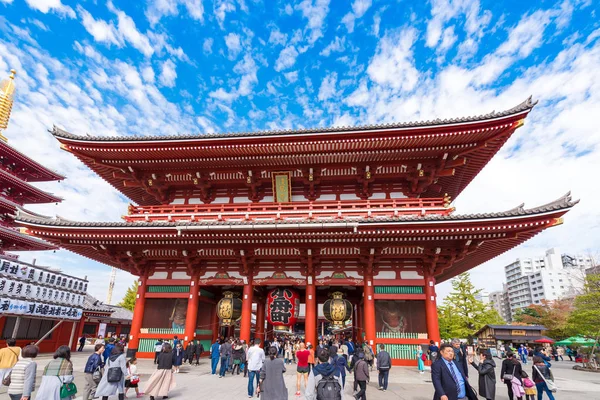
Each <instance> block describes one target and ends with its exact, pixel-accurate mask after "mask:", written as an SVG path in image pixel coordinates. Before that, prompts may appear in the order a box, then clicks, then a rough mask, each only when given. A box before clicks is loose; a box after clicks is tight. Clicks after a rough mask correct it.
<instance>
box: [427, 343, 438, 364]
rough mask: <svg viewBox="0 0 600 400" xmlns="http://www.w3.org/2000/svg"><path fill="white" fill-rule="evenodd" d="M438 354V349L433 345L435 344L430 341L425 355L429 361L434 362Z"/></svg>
mask: <svg viewBox="0 0 600 400" xmlns="http://www.w3.org/2000/svg"><path fill="white" fill-rule="evenodd" d="M439 352H440V348H439V347H438V346H437V345H436V344H435V342H434V341H433V340H430V341H429V347H428V348H427V353H428V354H429V359H430V360H431V361H432V362H433V361H435V360H436V358H437V355H438V353H439Z"/></svg>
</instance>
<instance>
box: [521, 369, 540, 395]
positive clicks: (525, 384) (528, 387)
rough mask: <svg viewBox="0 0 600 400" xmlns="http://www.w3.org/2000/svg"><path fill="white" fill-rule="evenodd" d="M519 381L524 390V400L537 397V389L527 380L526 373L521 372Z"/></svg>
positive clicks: (533, 383)
mask: <svg viewBox="0 0 600 400" xmlns="http://www.w3.org/2000/svg"><path fill="white" fill-rule="evenodd" d="M521 379H522V380H523V388H524V389H525V396H526V397H527V399H526V400H533V398H534V397H535V396H536V395H537V389H536V387H535V382H534V381H532V380H531V379H529V375H527V372H525V371H521Z"/></svg>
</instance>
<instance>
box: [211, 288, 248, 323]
mask: <svg viewBox="0 0 600 400" xmlns="http://www.w3.org/2000/svg"><path fill="white" fill-rule="evenodd" d="M223 296H225V297H223V298H222V299H221V300H219V303H218V304H217V316H218V317H219V320H220V321H221V326H233V325H235V321H237V320H238V319H240V317H241V316H242V300H240V299H239V297H238V296H239V294H238V293H233V292H225V293H223Z"/></svg>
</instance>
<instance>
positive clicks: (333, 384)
mask: <svg viewBox="0 0 600 400" xmlns="http://www.w3.org/2000/svg"><path fill="white" fill-rule="evenodd" d="M342 358H343V357H342ZM317 359H318V360H319V364H317V365H315V367H314V368H313V369H312V371H311V372H310V373H309V374H308V382H307V383H306V390H305V391H304V397H305V398H306V400H341V399H342V393H343V389H342V387H343V382H342V377H341V374H340V373H339V371H338V369H337V368H336V367H335V366H333V365H331V364H330V363H328V361H329V352H328V351H327V349H319V351H318V353H317Z"/></svg>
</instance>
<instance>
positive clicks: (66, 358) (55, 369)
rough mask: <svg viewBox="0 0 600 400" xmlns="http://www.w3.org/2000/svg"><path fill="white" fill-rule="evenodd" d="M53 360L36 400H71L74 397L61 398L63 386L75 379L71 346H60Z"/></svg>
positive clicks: (45, 371) (45, 369) (47, 366)
mask: <svg viewBox="0 0 600 400" xmlns="http://www.w3.org/2000/svg"><path fill="white" fill-rule="evenodd" d="M52 358H53V359H52V360H51V361H50V362H49V363H48V365H46V368H44V373H43V374H42V384H41V385H40V387H39V389H38V391H37V395H36V399H44V400H64V399H68V400H71V399H72V398H73V396H68V397H60V389H61V388H62V387H63V385H65V384H69V383H72V382H73V379H74V377H73V363H71V349H70V348H69V346H60V347H59V348H58V349H56V351H55V352H54V355H53V356H52Z"/></svg>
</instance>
